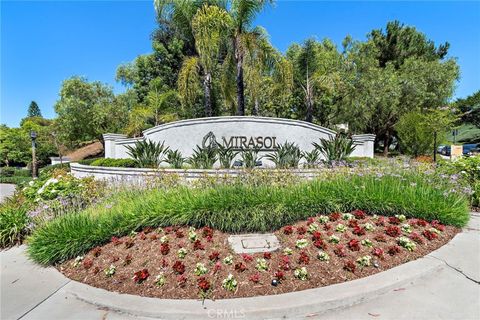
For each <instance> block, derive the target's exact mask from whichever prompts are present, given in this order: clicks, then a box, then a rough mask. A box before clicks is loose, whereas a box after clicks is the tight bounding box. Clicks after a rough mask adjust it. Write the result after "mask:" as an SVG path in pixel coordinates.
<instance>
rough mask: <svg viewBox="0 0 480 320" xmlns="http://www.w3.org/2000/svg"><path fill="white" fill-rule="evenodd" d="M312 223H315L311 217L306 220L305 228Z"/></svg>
mask: <svg viewBox="0 0 480 320" xmlns="http://www.w3.org/2000/svg"><path fill="white" fill-rule="evenodd" d="M314 222H315V219H314V218H313V217H310V218H308V219H307V226H309V225H311V224H312V223H314Z"/></svg>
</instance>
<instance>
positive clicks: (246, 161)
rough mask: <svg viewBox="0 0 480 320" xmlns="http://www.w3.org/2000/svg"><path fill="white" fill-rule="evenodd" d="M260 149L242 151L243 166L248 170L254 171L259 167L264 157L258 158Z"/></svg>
mask: <svg viewBox="0 0 480 320" xmlns="http://www.w3.org/2000/svg"><path fill="white" fill-rule="evenodd" d="M258 151H259V150H258V149H242V152H241V153H240V160H241V161H242V165H243V166H244V167H245V168H247V169H253V168H255V167H256V166H257V164H258V162H259V161H260V160H261V159H262V157H259V156H258Z"/></svg>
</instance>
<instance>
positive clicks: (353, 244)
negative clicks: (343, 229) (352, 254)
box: [348, 239, 360, 251]
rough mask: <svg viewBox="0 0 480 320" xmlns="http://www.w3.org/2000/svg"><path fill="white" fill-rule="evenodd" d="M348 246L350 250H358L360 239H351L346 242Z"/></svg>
mask: <svg viewBox="0 0 480 320" xmlns="http://www.w3.org/2000/svg"><path fill="white" fill-rule="evenodd" d="M348 247H349V248H350V250H352V251H360V241H358V240H357V239H352V240H350V241H349V242H348Z"/></svg>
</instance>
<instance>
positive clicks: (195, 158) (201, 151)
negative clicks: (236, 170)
mask: <svg viewBox="0 0 480 320" xmlns="http://www.w3.org/2000/svg"><path fill="white" fill-rule="evenodd" d="M215 161H217V151H216V149H215V148H210V147H207V148H202V147H200V146H198V145H197V147H196V148H195V149H193V154H192V155H191V156H190V157H189V158H188V159H187V162H188V163H189V164H190V165H191V166H192V167H193V168H196V169H211V168H212V167H213V164H214V163H215Z"/></svg>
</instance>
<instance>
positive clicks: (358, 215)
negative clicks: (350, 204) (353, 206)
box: [352, 210, 367, 220]
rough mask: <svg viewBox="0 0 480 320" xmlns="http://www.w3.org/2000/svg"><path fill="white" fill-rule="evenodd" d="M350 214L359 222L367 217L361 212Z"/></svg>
mask: <svg viewBox="0 0 480 320" xmlns="http://www.w3.org/2000/svg"><path fill="white" fill-rule="evenodd" d="M352 214H353V215H354V216H355V218H357V219H359V220H361V219H365V217H366V216H367V215H366V214H365V212H363V211H362V210H355V211H353V212H352Z"/></svg>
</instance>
